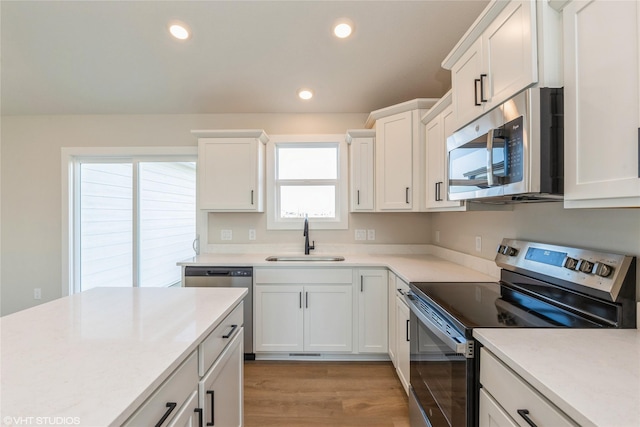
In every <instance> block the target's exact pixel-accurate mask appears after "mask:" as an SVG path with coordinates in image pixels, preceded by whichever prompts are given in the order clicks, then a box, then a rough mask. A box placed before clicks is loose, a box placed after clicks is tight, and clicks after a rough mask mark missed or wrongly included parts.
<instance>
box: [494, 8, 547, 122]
mask: <svg viewBox="0 0 640 427" xmlns="http://www.w3.org/2000/svg"><path fill="white" fill-rule="evenodd" d="M536 46H537V44H536V2H535V1H511V2H510V3H509V5H508V6H507V7H506V8H505V9H504V10H503V11H502V12H500V14H499V15H498V17H496V19H495V20H494V21H493V22H492V23H491V25H490V26H489V27H488V28H487V29H486V30H485V31H484V32H483V34H482V49H483V60H484V63H483V67H482V68H483V70H484V72H485V73H486V74H487V77H486V78H485V81H484V82H483V86H484V92H483V96H484V98H485V99H486V100H487V101H486V102H487V104H486V106H485V110H486V111H488V110H490V109H492V108H494V107H497V106H498V105H500V104H501V103H503V102H504V101H506V100H507V99H509V98H511V97H512V96H513V95H515V94H516V93H518V92H520V91H521V90H522V89H524V88H526V87H528V86H530V85H531V84H533V83H535V82H536V81H537V80H538V62H537V59H536V58H537V48H536Z"/></svg>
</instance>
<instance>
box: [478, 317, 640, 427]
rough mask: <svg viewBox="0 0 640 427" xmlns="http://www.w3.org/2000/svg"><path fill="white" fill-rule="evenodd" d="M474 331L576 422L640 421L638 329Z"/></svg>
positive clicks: (620, 425)
mask: <svg viewBox="0 0 640 427" xmlns="http://www.w3.org/2000/svg"><path fill="white" fill-rule="evenodd" d="M473 335H474V337H475V338H476V339H478V340H479V341H480V343H482V345H483V346H484V347H485V349H487V350H488V351H489V352H490V353H491V354H492V355H494V356H495V357H497V359H499V360H500V361H501V362H502V363H503V364H504V365H506V366H507V367H508V368H509V369H510V370H511V371H512V372H514V373H515V374H516V375H517V376H519V377H520V378H522V379H523V380H524V381H525V382H526V383H527V384H528V385H529V386H531V387H532V388H533V389H535V390H536V392H537V393H539V394H542V395H543V396H544V397H545V398H546V399H547V400H548V401H550V402H551V404H552V405H554V406H555V407H556V408H558V409H559V410H560V411H562V413H564V414H566V415H567V416H568V418H570V419H571V420H572V421H573V422H574V423H576V424H578V425H580V426H584V427H587V426H591V427H594V426H598V427H614V426H615V427H637V426H638V425H640V332H638V330H637V329H616V330H612V329H597V330H594V329H521V328H513V329H505V328H500V329H474V330H473ZM481 361H482V358H481ZM481 372H482V368H481ZM510 393H513V390H511V391H510ZM519 404H520V405H521V406H519V407H521V408H522V407H525V405H526V403H524V402H523V401H521V402H519ZM530 416H531V417H533V418H535V416H536V414H535V411H532V412H531V414H530ZM516 417H517V416H516ZM517 418H519V417H517Z"/></svg>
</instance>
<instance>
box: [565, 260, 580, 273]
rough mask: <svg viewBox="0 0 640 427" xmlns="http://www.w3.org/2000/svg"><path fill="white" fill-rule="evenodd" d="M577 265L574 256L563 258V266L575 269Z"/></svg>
mask: <svg viewBox="0 0 640 427" xmlns="http://www.w3.org/2000/svg"><path fill="white" fill-rule="evenodd" d="M577 266H578V260H577V259H575V258H571V257H567V259H566V260H564V265H563V267H564V268H568V269H569V270H575V269H576V267H577Z"/></svg>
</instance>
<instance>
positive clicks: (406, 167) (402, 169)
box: [375, 111, 413, 210]
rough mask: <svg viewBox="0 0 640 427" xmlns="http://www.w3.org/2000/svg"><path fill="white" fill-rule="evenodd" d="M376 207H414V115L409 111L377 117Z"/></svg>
mask: <svg viewBox="0 0 640 427" xmlns="http://www.w3.org/2000/svg"><path fill="white" fill-rule="evenodd" d="M375 186H376V206H377V208H378V210H411V209H412V207H413V200H412V198H413V196H412V191H413V115H412V112H411V111H407V112H404V113H399V114H394V115H392V116H389V117H384V118H382V119H378V120H376V185H375Z"/></svg>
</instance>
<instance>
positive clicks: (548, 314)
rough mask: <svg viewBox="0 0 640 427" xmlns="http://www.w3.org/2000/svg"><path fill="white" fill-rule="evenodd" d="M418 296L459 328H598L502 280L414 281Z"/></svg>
mask: <svg viewBox="0 0 640 427" xmlns="http://www.w3.org/2000/svg"><path fill="white" fill-rule="evenodd" d="M411 290H412V291H413V292H414V293H415V295H416V296H417V297H418V298H420V299H422V300H424V301H426V302H427V303H429V304H431V305H434V306H435V308H436V309H437V310H438V311H439V312H440V313H441V314H442V315H444V316H445V317H448V318H449V319H450V320H451V321H452V322H453V323H455V324H457V325H458V327H462V328H465V329H471V328H478V327H480V328H493V327H507V328H514V327H528V328H536V327H538V328H540V327H542V328H544V327H580V328H586V327H599V326H601V325H599V324H596V323H595V322H593V321H591V320H589V319H585V318H583V317H580V316H578V315H576V314H575V313H572V312H570V311H568V310H565V309H563V308H560V307H559V306H556V305H553V304H550V303H547V302H545V301H542V300H540V299H538V298H534V297H533V296H531V295H527V294H525V293H522V292H518V291H516V290H515V289H512V288H510V287H507V286H503V285H501V284H500V283H419V282H418V283H411Z"/></svg>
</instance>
